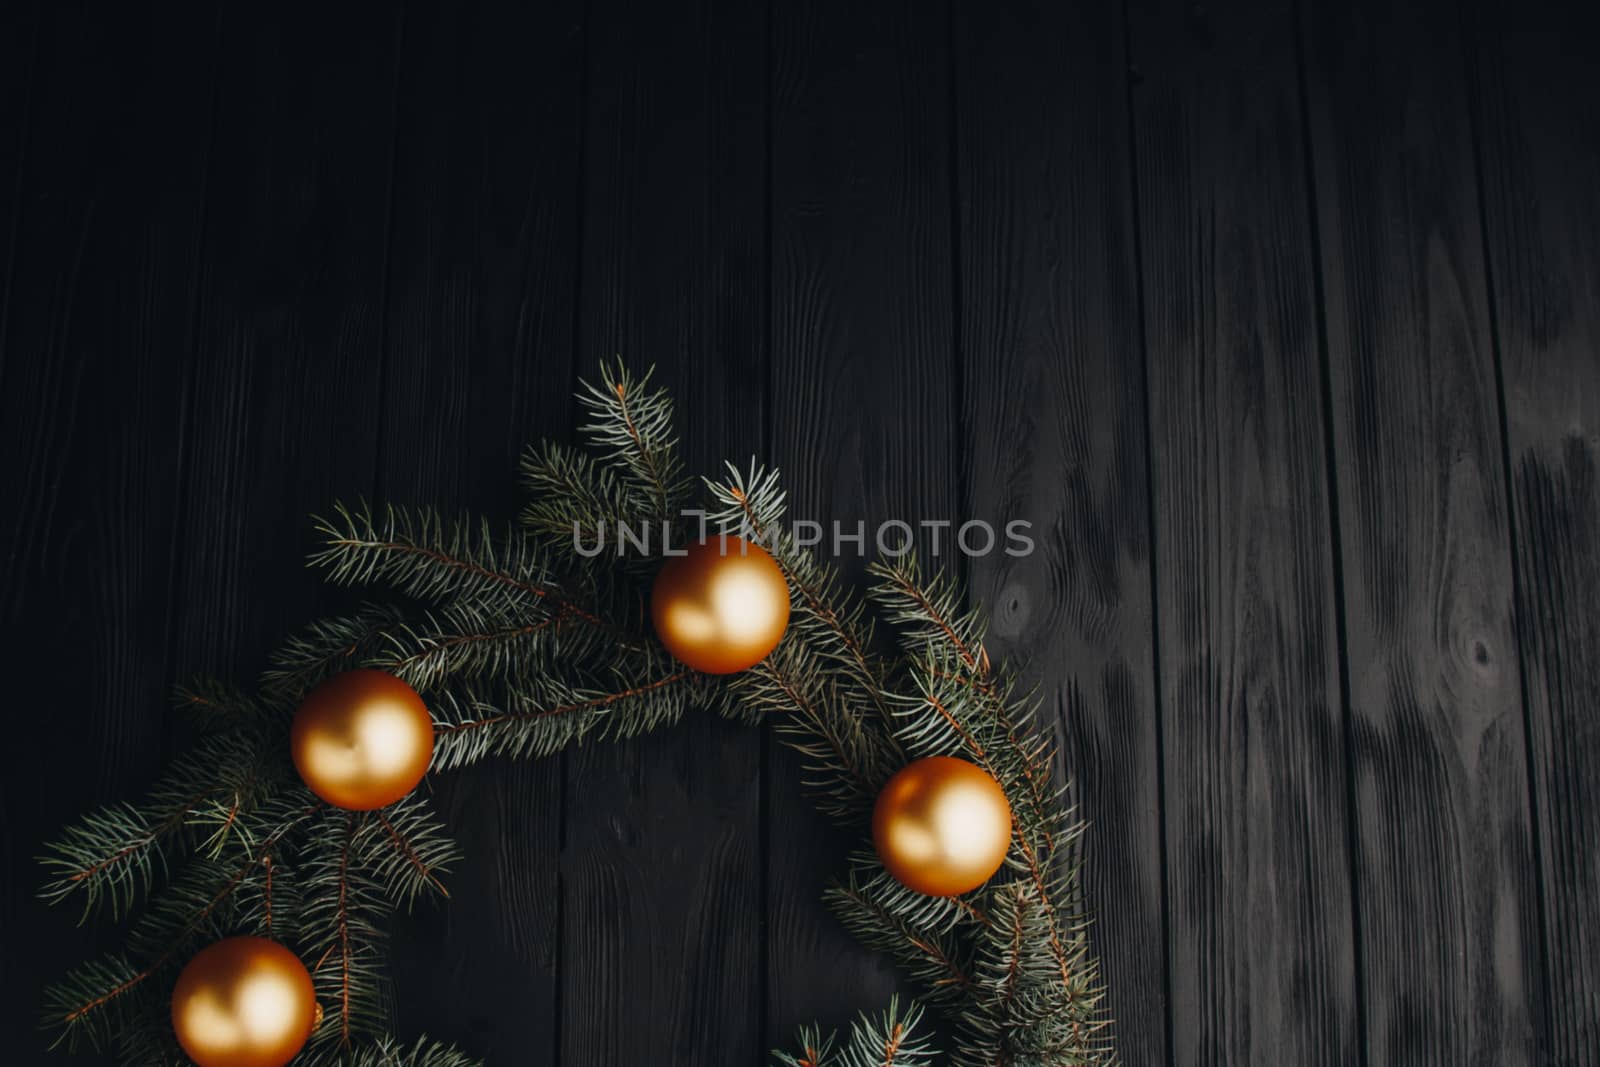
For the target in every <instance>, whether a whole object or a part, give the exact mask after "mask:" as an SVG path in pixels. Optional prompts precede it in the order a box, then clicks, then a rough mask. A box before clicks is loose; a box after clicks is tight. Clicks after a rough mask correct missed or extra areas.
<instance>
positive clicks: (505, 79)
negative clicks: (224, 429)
mask: <svg viewBox="0 0 1600 1067" xmlns="http://www.w3.org/2000/svg"><path fill="white" fill-rule="evenodd" d="M582 61H583V35H582V12H581V10H580V5H579V4H576V3H573V4H564V5H561V4H554V5H537V6H536V5H523V6H518V7H515V8H509V7H508V8H503V9H496V10H492V11H491V10H483V9H475V8H472V7H468V6H465V5H461V4H457V3H451V2H438V3H412V4H410V5H409V6H408V7H407V9H406V27H405V35H404V47H403V51H402V55H401V67H400V83H399V93H400V95H399V107H398V116H397V124H398V125H397V130H396V134H395V137H396V159H395V192H394V212H393V214H394V229H393V236H392V239H391V248H392V251H391V267H390V280H389V289H390V292H389V299H388V301H387V308H388V314H387V319H386V324H385V345H384V348H385V357H384V360H385V361H384V370H383V381H384V389H383V411H382V435H381V440H382V442H383V443H382V447H381V449H380V450H379V453H378V478H377V482H378V495H379V497H380V498H381V499H383V500H385V501H389V502H393V503H396V504H400V505H404V506H421V507H433V508H438V509H440V510H441V511H442V512H443V513H444V514H446V515H451V516H454V515H457V514H461V513H463V512H470V513H474V514H482V515H486V516H490V517H492V518H493V519H494V520H495V521H496V522H501V523H508V522H510V521H511V520H512V518H513V516H514V515H515V512H516V509H517V507H518V506H519V504H520V500H519V495H518V493H517V492H516V470H517V458H518V454H519V452H520V450H521V449H522V447H523V446H524V445H526V444H528V443H530V442H532V441H533V440H535V439H537V438H539V437H545V436H550V437H557V438H563V437H566V436H567V433H568V421H569V414H570V405H571V393H572V386H573V381H572V326H573V299H574V282H575V275H576V269H577V217H576V207H577V199H578V178H579V176H578V162H579V159H578V139H579V121H580V114H581V106H580V105H581V95H582V82H583V64H582ZM431 782H432V788H433V791H434V801H435V803H436V804H437V805H438V806H439V808H440V810H441V811H442V813H443V815H444V818H445V821H446V823H447V825H449V827H450V829H451V831H452V832H453V833H454V835H455V837H456V839H457V841H458V842H459V844H460V846H461V849H462V852H463V854H464V855H465V857H466V858H465V861H464V862H463V863H462V864H461V865H460V867H459V868H458V869H456V870H455V871H454V872H452V875H451V877H450V878H449V879H448V885H449V889H450V893H451V900H450V902H448V903H447V904H444V905H442V906H438V907H428V908H424V909H419V912H418V914H417V915H416V916H415V917H414V918H413V919H410V920H402V926H403V929H402V931H401V933H400V935H399V936H398V937H397V939H396V942H395V950H396V961H395V972H396V974H397V975H399V976H401V977H400V981H399V983H398V988H397V994H398V1013H399V1017H400V1018H402V1019H404V1020H405V1023H406V1032H408V1033H417V1032H426V1033H427V1034H429V1035H430V1036H433V1037H437V1038H440V1039H444V1040H450V1041H453V1042H455V1043H457V1044H458V1045H459V1046H460V1047H462V1048H464V1049H471V1050H472V1052H473V1053H474V1054H475V1055H481V1056H483V1057H485V1058H486V1059H487V1060H488V1061H489V1062H492V1063H506V1064H516V1063H548V1062H551V1061H552V1058H553V1057H554V1055H555V1041H556V1037H555V1032H556V983H557V979H556V966H557V954H558V951H559V936H560V927H559V921H558V919H559V911H560V899H561V889H560V878H559V867H558V864H557V863H556V857H557V856H558V855H559V850H560V844H561V761H560V760H559V759H551V760H542V761H495V762H492V763H490V764H487V765H483V766H479V767H474V768H471V769H469V770H465V771H461V772H455V773H451V774H444V775H436V776H435V777H434V778H432V779H431Z"/></svg>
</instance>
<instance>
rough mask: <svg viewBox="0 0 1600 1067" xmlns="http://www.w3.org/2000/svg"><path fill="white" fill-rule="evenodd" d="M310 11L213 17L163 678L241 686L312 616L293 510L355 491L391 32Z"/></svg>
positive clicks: (374, 433) (382, 226) (372, 434)
mask: <svg viewBox="0 0 1600 1067" xmlns="http://www.w3.org/2000/svg"><path fill="white" fill-rule="evenodd" d="M318 10H319V9H317V8H316V7H315V5H312V4H309V3H307V4H304V5H301V6H296V5H290V6H289V7H287V8H286V7H284V6H282V5H272V6H270V7H269V6H263V5H258V6H249V7H230V8H229V9H228V10H227V12H226V13H225V17H224V20H223V27H222V43H221V56H220V63H221V68H222V75H221V82H220V96H219V100H218V105H217V141H216V147H215V151H214V161H213V164H212V176H211V182H212V209H211V213H210V215H209V217H208V224H207V228H206V237H207V240H206V249H205V257H204V261H203V275H202V283H201V284H202V289H201V296H202V300H201V307H200V317H199V342H198V347H199V353H200V359H199V361H198V371H197V375H196V380H195V396H194V415H193V419H192V427H193V434H194V450H193V451H194V461H193V463H192V465H191V469H190V472H189V486H190V495H191V497H192V500H193V504H192V506H191V507H190V508H189V509H188V512H187V514H186V516H185V519H186V521H185V526H184V531H183V559H182V564H181V568H180V570H181V573H180V584H179V592H178V604H179V620H180V624H181V627H182V633H181V636H180V641H179V652H180V657H179V665H180V668H181V671H180V673H189V672H210V673H217V674H219V675H220V676H222V677H225V678H237V679H241V680H244V679H249V678H250V677H252V676H253V675H254V674H255V673H256V672H258V671H259V670H260V669H261V668H262V667H263V666H264V664H265V662H266V657H267V655H268V653H269V652H270V651H271V650H272V649H273V648H274V647H276V646H277V644H278V643H279V642H280V641H281V640H282V639H283V638H284V637H285V636H287V635H288V634H289V633H291V632H293V631H296V630H298V629H299V628H301V627H302V626H304V625H306V624H307V623H308V622H310V621H311V620H312V619H313V618H315V617H316V616H317V615H318V614H319V613H320V612H323V611H326V610H332V609H333V607H334V606H335V603H336V594H334V593H333V592H332V591H331V590H330V589H328V588H327V587H326V586H324V585H323V583H322V581H321V579H320V577H319V576H318V575H316V574H314V573H312V572H311V571H309V570H308V568H307V567H306V564H305V557H306V553H307V552H309V551H310V550H311V549H312V548H313V547H314V541H313V538H312V535H311V519H310V516H311V514H312V513H313V512H318V511H322V512H326V511H327V510H328V508H329V507H330V506H331V505H332V503H333V502H334V501H335V500H340V499H343V500H354V499H355V498H357V497H365V498H368V499H370V498H371V496H372V491H373V470H374V455H375V449H376V447H377V437H378V410H379V403H380V399H379V398H380V376H381V373H382V369H381V351H380V346H381V333H382V323H383V296H384V271H385V254H386V248H387V238H388V219H389V204H388V189H389V180H390V173H391V170H392V160H391V150H392V142H393V114H394V103H395V101H394V93H395V64H396V46H397V41H398V37H399V23H398V18H397V17H396V16H395V15H394V14H393V12H392V10H391V6H390V5H385V4H381V3H376V2H374V3H372V4H368V5H356V6H354V7H345V8H340V9H339V10H338V11H337V12H321V13H316V12H317V11H318ZM313 23H314V24H315V26H316V32H314V33H312V32H307V26H309V25H311V24H313ZM291 71H292V72H293V75H292V76H290V75H289V72H291Z"/></svg>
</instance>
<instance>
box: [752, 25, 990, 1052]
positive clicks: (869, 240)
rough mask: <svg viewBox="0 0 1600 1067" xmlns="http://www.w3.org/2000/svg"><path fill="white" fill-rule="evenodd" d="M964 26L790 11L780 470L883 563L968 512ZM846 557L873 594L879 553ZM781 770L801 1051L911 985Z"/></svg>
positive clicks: (779, 810) (783, 128)
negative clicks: (839, 911)
mask: <svg viewBox="0 0 1600 1067" xmlns="http://www.w3.org/2000/svg"><path fill="white" fill-rule="evenodd" d="M948 17H949V15H948V11H947V9H946V7H945V5H944V4H942V3H934V4H918V3H910V2H899V3H890V4H885V5H882V6H879V7H876V8H872V9H868V10H863V9H862V8H860V7H859V6H858V5H855V4H850V3H844V2H827V3H820V4H805V5H789V4H779V5H775V7H774V11H773V27H772V61H771V63H772V78H773V89H772V92H773V116H772V134H771V136H772V346H773V350H772V370H771V376H772V381H771V395H772V397H773V409H772V419H771V459H772V461H773V462H774V463H775V464H776V465H777V466H779V467H780V468H781V469H782V470H783V472H784V475H785V478H784V482H785V485H786V486H787V488H788V492H789V502H790V509H791V511H790V517H791V519H793V518H807V519H813V520H816V521H818V522H821V523H822V524H823V528H824V530H825V531H830V533H829V536H830V538H831V528H832V527H831V524H832V523H833V522H835V521H837V522H838V523H840V524H841V528H842V529H843V532H844V533H845V534H853V533H854V532H855V529H856V524H857V523H864V524H865V528H866V540H867V547H866V551H867V552H873V551H874V549H873V541H874V534H873V529H874V527H875V525H876V524H877V523H879V522H882V521H884V520H888V519H900V520H902V521H905V522H909V523H912V524H913V525H915V524H917V523H918V522H920V521H922V520H925V519H932V520H940V519H942V520H957V521H959V518H960V508H961V506H962V504H963V494H962V491H961V481H960V467H959V461H958V452H957V448H956V446H957V442H958V440H959V436H958V435H959V426H958V421H957V418H958V416H957V413H958V411H959V403H958V401H957V398H956V381H957V377H956V376H957V368H956V364H955V351H954V341H955V336H954V335H955V319H954V313H955V309H954V306H953V298H954V294H953V276H952V273H951V272H952V244H951V242H952V232H951V224H952V214H951V209H952V204H951V199H950V197H951V192H950V174H951V170H950V167H951V160H950V155H949V152H950V146H949V132H950V120H951V115H950V111H949V107H950V102H951V97H950V85H949V80H948V79H949V63H948ZM919 541H920V546H919V557H920V558H922V559H924V560H927V559H929V558H930V556H929V553H930V547H931V546H930V538H929V537H928V536H926V534H924V535H923V536H922V537H920V538H919ZM944 544H945V546H946V549H945V554H944V555H943V556H942V557H940V562H941V563H952V562H954V561H953V559H952V558H951V555H950V553H949V548H948V546H949V544H950V537H949V534H948V532H947V533H946V535H945V538H944ZM841 548H842V552H841V553H839V554H838V555H837V558H836V562H838V563H839V564H840V566H841V568H842V569H843V570H844V571H845V573H846V574H847V575H848V576H850V578H851V579H859V578H860V577H861V576H862V572H863V568H864V560H863V559H862V558H861V556H860V555H859V554H858V552H859V550H858V549H857V548H856V547H855V545H853V544H851V543H842V544H841ZM824 551H825V552H826V551H827V549H826V548H824ZM769 762H770V765H771V767H772V786H771V790H770V803H769V811H768V829H767V833H768V836H769V840H770V842H771V847H770V850H769V861H768V878H767V884H768V900H767V909H768V915H769V922H770V923H771V934H770V938H771V940H770V944H771V949H770V960H769V965H768V983H769V991H768V1001H769V1015H770V1019H771V1025H772V1033H771V1035H770V1037H771V1040H772V1041H773V1042H774V1043H777V1042H784V1043H787V1042H789V1041H790V1039H791V1038H792V1036H793V1032H794V1029H795V1027H796V1026H797V1025H799V1024H800V1023H802V1022H805V1021H809V1020H812V1019H817V1020H820V1021H821V1022H823V1023H824V1024H826V1025H830V1026H832V1025H837V1024H841V1023H844V1022H847V1021H849V1019H850V1018H851V1017H853V1016H854V1015H855V1013H856V1012H858V1011H861V1010H874V1011H876V1010H878V1009H879V1008H880V1007H881V1006H882V1005H883V1004H885V1003H886V1002H887V999H888V993H889V991H890V990H891V989H892V988H894V979H893V977H892V973H891V972H890V971H889V970H888V965H887V964H886V963H885V962H884V961H883V960H881V959H878V958H876V957H875V956H873V955H872V954H870V953H866V952H864V951H863V950H862V949H861V948H860V947H859V946H858V945H856V944H855V943H854V942H853V941H852V940H850V939H849V938H848V936H846V935H845V934H844V932H843V930H842V929H841V927H840V926H839V924H838V923H837V921H836V920H834V919H832V918H831V917H830V915H829V914H828V913H827V912H826V911H825V910H824V909H823V908H822V907H821V906H820V905H819V904H818V900H819V898H820V895H821V893H822V890H823V887H824V886H825V885H827V884H828V882H829V880H830V879H831V878H833V877H834V876H835V874H836V873H837V872H838V871H840V870H842V868H843V863H844V857H845V855H846V853H847V852H848V850H849V849H850V848H852V847H856V846H857V845H858V843H859V841H860V838H859V836H858V835H857V834H856V833H854V832H851V833H845V832H842V831H839V830H837V829H835V828H834V827H832V826H830V825H828V824H827V823H826V822H824V821H823V820H822V819H821V818H820V817H819V816H818V815H816V814H815V812H814V811H813V810H812V807H811V800H810V799H809V798H808V797H806V796H805V795H804V794H803V793H802V792H801V790H800V788H799V786H798V784H797V783H798V782H799V780H800V771H799V767H798V763H797V761H796V760H795V759H794V758H793V756H792V754H791V753H790V752H789V750H788V749H786V748H784V747H782V746H781V745H779V744H777V743H776V741H773V742H771V750H770V760H769ZM818 975H826V976H828V977H827V980H825V981H819V980H818V978H817V976H818Z"/></svg>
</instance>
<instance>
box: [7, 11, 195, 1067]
mask: <svg viewBox="0 0 1600 1067" xmlns="http://www.w3.org/2000/svg"><path fill="white" fill-rule="evenodd" d="M40 14H41V23H40V26H39V39H38V44H37V47H38V70H37V78H36V79H35V81H34V84H33V87H32V105H31V106H32V110H33V116H32V121H31V122H30V124H29V125H30V131H29V133H30V135H29V139H28V143H27V144H26V146H25V148H24V149H23V150H22V155H23V158H24V160H25V173H24V174H23V175H22V180H21V182H20V185H19V186H18V188H19V197H20V204H19V212H18V226H17V231H16V247H15V264H16V269H15V277H14V279H13V284H12V288H11V293H10V305H9V306H10V311H9V314H8V315H7V317H6V320H5V332H4V334H3V335H0V346H3V349H4V352H3V366H4V372H3V373H4V379H3V382H0V455H3V456H4V458H5V462H4V463H3V464H0V501H3V502H4V506H3V507H0V516H3V518H0V643H3V645H4V648H5V650H6V652H5V662H6V666H7V669H8V675H9V678H8V684H7V691H8V701H9V707H10V708H11V709H12V712H13V722H14V726H15V729H16V730H17V731H18V733H17V734H16V735H15V736H14V737H13V739H12V742H11V746H10V748H11V751H12V752H14V753H15V754H16V756H17V758H15V759H13V760H12V761H11V762H10V764H9V765H8V766H7V768H6V772H5V774H4V776H3V778H0V849H3V851H0V865H3V869H4V872H5V878H4V889H3V891H0V942H3V943H4V945H5V952H4V954H3V962H0V991H3V994H4V998H3V1001H4V1007H3V1008H0V1020H3V1023H4V1031H5V1033H6V1034H7V1035H8V1041H9V1042H10V1044H9V1051H8V1058H9V1059H11V1060H12V1061H13V1062H18V1063H23V1062H26V1063H37V1062H43V1060H44V1057H45V1046H46V1045H47V1043H48V1041H47V1038H46V1037H45V1036H44V1035H43V1034H40V1033H39V1032H38V1029H37V1019H38V1010H39V990H40V987H41V985H42V983H43V982H44V981H46V980H52V979H55V978H57V977H59V976H60V975H61V974H62V973H63V972H64V971H66V970H67V969H68V968H69V967H70V966H72V965H74V964H75V963H76V962H78V961H79V960H81V959H85V958H88V957H90V956H92V955H94V954H95V953H97V952H100V951H103V950H106V949H109V948H111V947H113V946H114V945H115V944H117V936H116V932H115V931H111V930H107V929H104V928H100V929H95V928H89V929H77V928H75V926H74V924H75V923H76V922H77V920H78V918H79V915H78V913H77V911H76V909H75V908H73V907H70V906H69V907H66V908H62V909H47V908H46V907H45V906H44V905H43V904H42V903H40V902H39V901H38V900H36V899H35V898H34V891H35V889H36V887H37V886H38V884H39V883H40V882H41V881H42V871H41V869H40V867H39V866H38V865H37V863H35V862H34V860H33V857H35V856H37V855H38V854H39V853H40V851H41V847H42V842H43V840H44V839H45V838H46V837H48V836H50V835H53V834H54V833H55V832H56V829H57V828H58V826H59V825H60V823H62V822H63V821H65V820H68V819H71V818H75V817H77V816H78V815H80V814H82V813H84V812H86V811H88V810H89V809H91V808H93V807H95V806H97V805H99V804H102V803H105V802H107V801H109V800H112V799H120V798H122V797H126V796H129V795H132V794H136V793H137V792H138V791H139V790H141V789H143V788H144V787H145V786H146V785H147V784H148V783H149V781H150V780H151V778H152V777H153V776H154V774H155V773H156V771H157V769H158V768H159V766H160V763H161V756H162V754H163V742H164V724H165V722H166V718H167V714H166V707H167V693H166V691H167V686H168V678H167V672H168V668H169V665H170V658H169V638H170V636H171V619H170V610H171V593H172V559H173V538H174V534H175V532H176V521H175V519H176V515H177V512H178V510H179V500H180V486H179V482H180V479H179V476H178V472H179V468H180V467H181V454H182V450H183V443H182V437H183V431H182V427H183V422H184V413H183V404H184V398H185V395H186V390H185V387H184V379H185V375H186V371H187V366H186V364H187V356H188V353H189V351H190V349H191V338H190V333H191V327H192V324H193V316H194V281H195V274H196V260H197V253H198V242H199V234H200V229H201V217H202V210H203V209H202V206H201V204H202V200H203V198H204V188H205V163H206V149H207V141H208V136H209V130H210V115H211V108H210V101H211V87H212V72H213V66H212V64H213V59H214V56H213V53H212V51H211V44H212V36H213V33H212V30H213V28H214V26H215V22H214V20H211V19H208V18H207V17H206V13H205V11H204V10H203V9H202V8H201V6H200V5H189V4H174V5H150V6H147V5H139V4H135V5H124V6H122V7H118V8H117V9H115V11H114V12H109V13H108V12H100V11H92V12H91V11H86V10H84V9H83V8H81V7H80V6H78V5H70V4H59V5H50V6H49V10H48V11H41V12H40ZM30 47H32V46H31V45H30ZM10 214H11V213H10V212H6V215H7V217H8V221H9V216H10ZM80 1062H85V1063H93V1062H95V1060H94V1058H92V1057H88V1058H85V1059H84V1060H82V1061H80ZM102 1062H103V1061H102Z"/></svg>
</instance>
